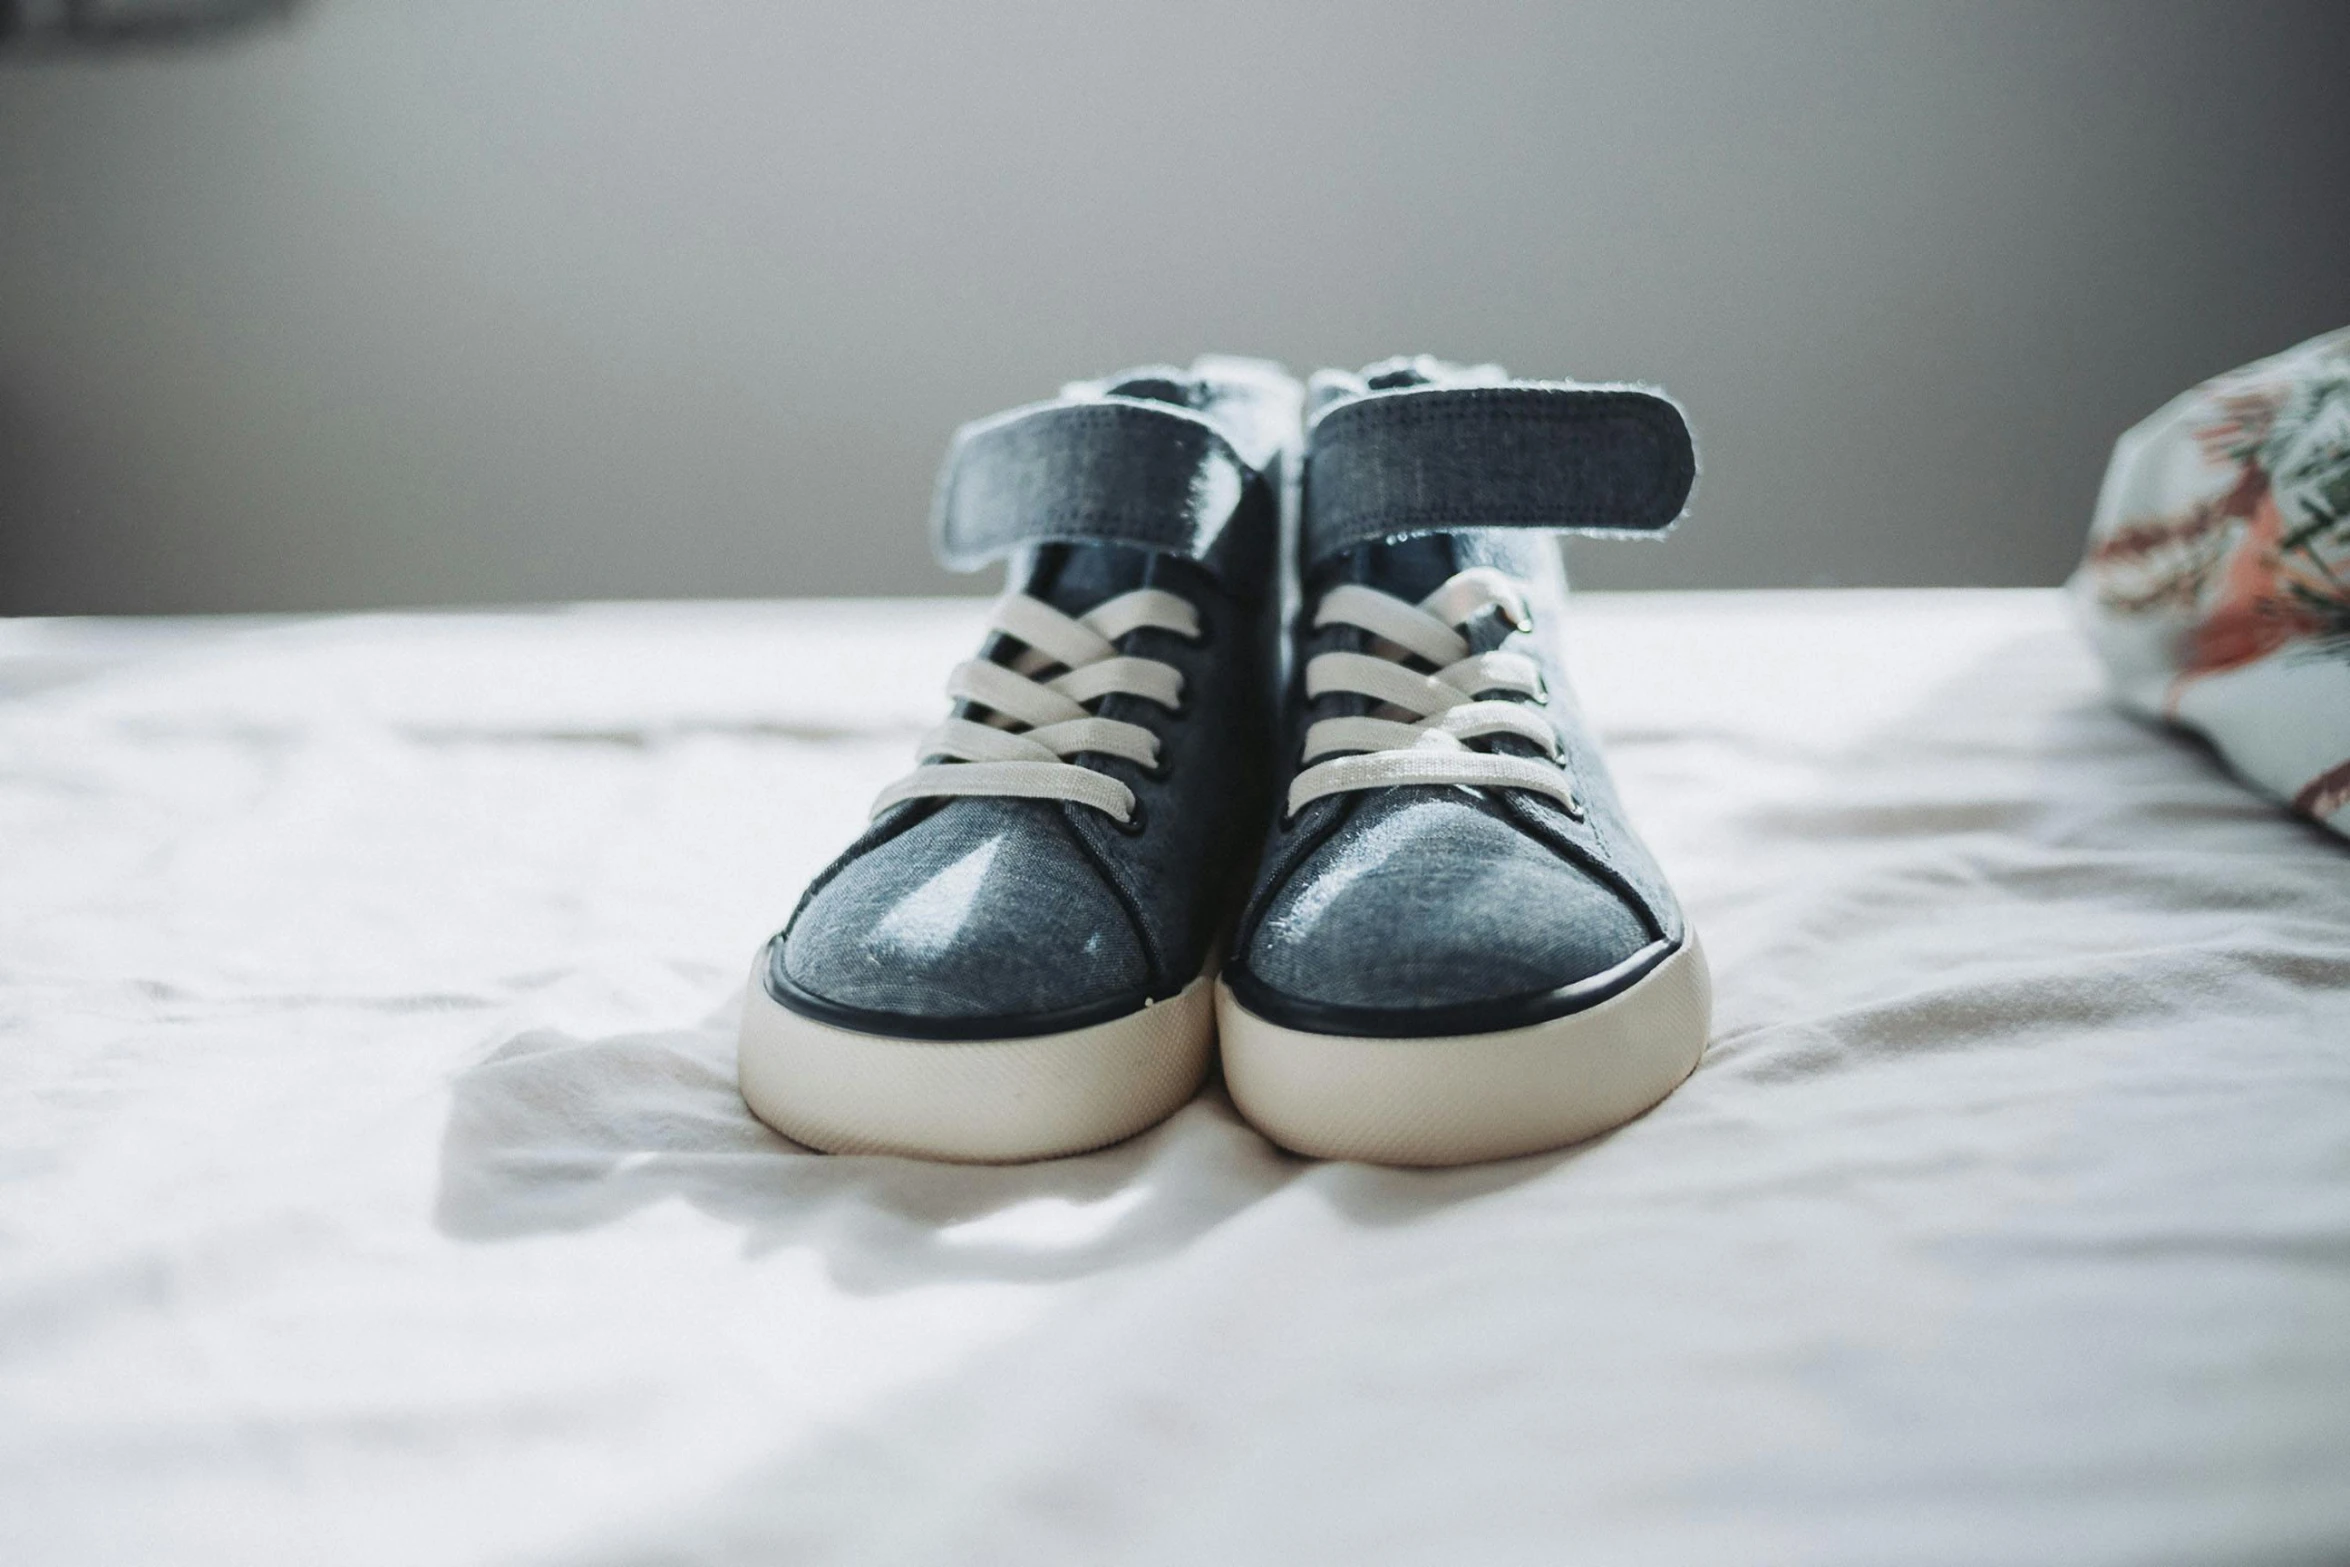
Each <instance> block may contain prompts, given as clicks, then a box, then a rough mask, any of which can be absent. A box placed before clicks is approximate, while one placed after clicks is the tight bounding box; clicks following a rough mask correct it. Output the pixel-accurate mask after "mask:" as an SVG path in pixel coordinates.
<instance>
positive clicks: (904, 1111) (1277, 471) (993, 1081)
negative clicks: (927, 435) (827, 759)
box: [740, 358, 1301, 1160]
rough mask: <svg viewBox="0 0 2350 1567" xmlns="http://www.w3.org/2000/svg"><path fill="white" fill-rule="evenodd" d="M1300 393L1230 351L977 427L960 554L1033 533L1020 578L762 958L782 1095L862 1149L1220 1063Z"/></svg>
mask: <svg viewBox="0 0 2350 1567" xmlns="http://www.w3.org/2000/svg"><path fill="white" fill-rule="evenodd" d="M1300 396H1301V393H1300V389H1299V388H1298V386H1297V383H1296V382H1294V381H1292V380H1291V379H1290V378H1289V377H1287V376H1286V375H1284V374H1282V373H1281V372H1280V371H1279V370H1278V369H1276V368H1274V367H1273V366H1270V365H1266V364H1262V363H1259V362H1257V361H1254V360H1231V359H1221V358H1209V359H1202V360H1201V361H1199V363H1197V364H1195V365H1194V366H1193V367H1192V368H1191V369H1190V370H1188V371H1181V370H1174V369H1167V368H1151V369H1144V370H1136V371H1131V372H1128V373H1127V374H1125V375H1121V376H1117V377H1113V378H1111V379H1109V380H1106V381H1099V382H1091V383H1084V384H1079V385H1073V386H1070V387H1068V388H1065V389H1064V390H1063V392H1062V394H1061V396H1060V397H1058V398H1056V399H1054V400H1053V401H1051V402H1047V403H1038V404H1035V405H1032V406H1030V407H1026V408H1018V409H1014V410H1013V411H1011V412H1010V413H1006V414H1002V415H999V416H997V417H995V418H992V419H985V420H981V421H979V422H978V423H975V424H970V425H966V426H964V428H963V429H962V430H961V431H960V432H959V433H958V434H957V435H956V437H955V441H954V446H953V449H952V450H951V451H950V452H949V454H948V456H947V461H946V467H945V470H944V472H943V473H942V474H941V476H940V480H939V488H938V500H937V506H936V511H935V515H934V519H933V520H934V524H935V530H936V545H937V549H938V553H939V555H940V558H941V559H942V560H944V561H945V562H946V563H947V564H948V565H950V566H953V567H955V568H957V569H962V570H971V569H975V568H977V567H978V566H980V565H983V564H985V563H986V562H989V561H992V560H997V559H1005V558H1007V557H1008V558H1009V560H1010V565H1009V567H1008V573H1007V589H1008V591H1007V592H1006V594H1005V596H1004V597H1003V598H1002V599H1000V600H999V601H998V602H997V603H996V606H995V609H994V613H993V615H992V616H991V617H990V620H989V626H990V629H991V635H990V636H989V638H988V639H987V642H986V644H985V645H984V646H983V647H982V648H981V650H980V653H979V656H978V657H976V658H974V659H972V660H971V661H970V662H968V663H965V664H962V665H959V666H957V667H956V669H955V670H954V671H953V673H952V674H951V675H950V676H949V677H948V680H947V693H948V695H949V697H950V698H952V700H953V703H954V707H953V710H952V716H951V717H949V718H948V719H947V720H946V722H944V723H942V724H940V725H939V726H938V727H937V728H936V729H934V730H932V731H931V732H930V733H929V734H928V735H927V736H925V737H924V739H923V742H922V749H921V756H920V765H919V766H917V767H916V768H915V769H914V770H913V771H912V772H911V773H909V774H907V775H906V776H905V777H904V778H902V779H900V780H899V781H898V782H897V783H895V784H893V785H891V786H890V787H889V788H888V789H887V790H885V791H883V793H882V795H881V797H880V799H879V800H878V801H877V802H876V803H875V805H874V808H873V819H872V823H871V825H870V826H869V827H868V828H867V830H866V832H865V833H864V835H863V836H862V837H860V838H859V839H858V840H857V841H856V842H855V843H853V844H851V845H850V846H849V848H848V850H847V851H846V852H845V853H843V854H842V855H841V857H840V858H839V859H838V860H836V861H835V862H833V864H832V865H831V867H830V868H828V869H827V870H826V871H825V872H824V873H823V874H822V875H820V876H818V877H817V878H816V880H815V883H814V884H813V885H812V886H811V887H809V889H808V891H807V893H806V895H805V896H804V897H803V898H802V899H801V900H800V905H799V908H798V910H797V911H796V912H795V913H794V914H793V915H792V918H791V923H790V924H788V925H787V926H785V927H784V930H783V932H782V934H780V935H778V936H777V937H775V939H774V940H773V941H771V942H769V943H768V945H767V947H766V949H765V950H764V951H763V952H762V953H761V954H760V956H759V960H758V962H757V964H756V965H755V967H754V969H753V973H752V978H751V984H750V989H749V994H748V997H747V1000H746V1003H745V1012H744V1017H743V1028H742V1040H741V1050H740V1067H741V1082H742V1091H743V1097H744V1099H745V1100H747V1101H748V1102H749V1104H750V1106H751V1108H752V1109H753V1110H754V1111H756V1112H757V1113H758V1115H759V1116H760V1118H761V1119H763V1120H765V1121H766V1122H768V1123H769V1124H770V1125H772V1126H774V1127H775V1128H776V1129H777V1130H779V1131H781V1132H783V1133H784V1134H785V1135H787V1136H789V1137H793V1138H796V1139H798V1140H799V1141H801V1142H804V1143H808V1144H811V1145H813V1146H815V1147H818V1148H824V1149H829V1150H832V1151H835V1152H841V1153H872V1152H889V1153H905V1154H915V1155H921V1156H926V1157H931V1158H940V1159H967V1160H1015V1159H1037V1158H1046V1157H1050V1156H1052V1155H1055V1154H1064V1153H1074V1152H1078V1151H1080V1150H1083V1149H1087V1148H1094V1147H1099V1146H1101V1145H1102V1144H1104V1143H1109V1142H1114V1141H1116V1140H1117V1139H1119V1138H1121V1137H1125V1136H1128V1135H1130V1134H1132V1133H1134V1132H1138V1131H1140V1130H1142V1129H1143V1128H1144V1127H1146V1126H1149V1125H1151V1124H1152V1123H1154V1122H1156V1121H1158V1120H1160V1119H1161V1118H1163V1117H1165V1116H1166V1115H1168V1114H1170V1113H1171V1112H1173V1111H1174V1110H1175V1109H1176V1108H1177V1107H1178V1106H1180V1105H1181V1104H1182V1103H1183V1102H1184V1100H1185V1099H1187V1098H1189V1097H1190V1095H1191V1094H1192V1092H1193V1091H1194V1090H1195V1089H1196V1088H1197V1087H1198V1085H1199V1081H1200V1079H1201V1077H1202V1075H1203V1074H1204V1073H1205V1071H1206V1069H1207V1064H1208V1060H1209V1055H1210V1050H1211V1046H1212V1043H1213V1040H1214V1026H1215V1006H1214V999H1213V995H1212V992H1211V989H1210V982H1209V979H1208V977H1207V976H1208V973H1209V969H1210V965H1211V961H1212V958H1213V955H1214V948H1215V945H1216V940H1217V937H1218V936H1219V935H1220V934H1221V932H1222V930H1223V929H1224V927H1226V926H1227V925H1228V924H1229V922H1230V916H1231V913H1232V910H1233V907H1234V905H1235V904H1237V902H1238V895H1239V893H1240V892H1241V891H1242V890H1243V889H1244V878H1245V874H1246V870H1247V867H1248V865H1249V863H1250V859H1251V855H1252V852H1253V850H1254V847H1255V838H1256V835H1257V833H1258V832H1259V831H1261V829H1262V824H1263V820H1264V812H1265V808H1266V801H1267V786H1268V784H1269V776H1268V775H1269V773H1270V768H1269V766H1268V765H1267V758H1268V756H1269V754H1270V751H1271V739H1272V730H1271V725H1270V717H1271V711H1270V710H1271V707H1272V698H1273V691H1272V683H1271V681H1270V680H1269V678H1268V676H1267V673H1266V672H1267V670H1268V669H1269V668H1270V667H1271V647H1272V642H1273V638H1274V636H1275V635H1276V619H1277V607H1276V600H1277V597H1278V595H1277V593H1276V592H1275V589H1276V587H1277V585H1278V581H1279V574H1278V567H1277V561H1276V554H1277V539H1278V535H1279V532H1280V525H1279V514H1280V496H1281V490H1282V481H1283V471H1284V467H1285V464H1286V463H1288V462H1289V461H1290V460H1291V459H1292V457H1293V454H1294V451H1295V448H1296V444H1297V440H1298V433H1299V427H1298V411H1299V400H1300ZM1236 868H1237V870H1236Z"/></svg>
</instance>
